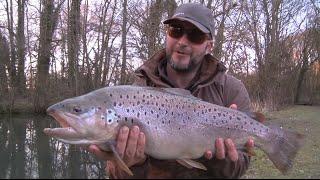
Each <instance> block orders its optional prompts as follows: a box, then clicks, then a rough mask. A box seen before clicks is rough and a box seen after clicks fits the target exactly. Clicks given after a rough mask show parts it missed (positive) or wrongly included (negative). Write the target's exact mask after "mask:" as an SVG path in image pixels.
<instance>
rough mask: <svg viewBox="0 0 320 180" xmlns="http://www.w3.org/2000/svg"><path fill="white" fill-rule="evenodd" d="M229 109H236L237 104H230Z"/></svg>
mask: <svg viewBox="0 0 320 180" xmlns="http://www.w3.org/2000/svg"><path fill="white" fill-rule="evenodd" d="M229 108H231V109H238V106H237V105H236V104H231V105H230V107H229Z"/></svg>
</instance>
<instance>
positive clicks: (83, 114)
mask: <svg viewBox="0 0 320 180" xmlns="http://www.w3.org/2000/svg"><path fill="white" fill-rule="evenodd" d="M107 102H109V101H108V100H107V99H106V98H98V97H97V96H94V95H90V94H88V95H83V96H78V97H74V98H70V99H66V100H64V101H61V102H58V103H56V104H54V105H51V106H50V107H49V108H48V109H47V114H48V115H50V116H52V117H53V118H54V119H55V120H56V121H57V122H58V123H59V124H60V126H61V128H45V129H44V133H45V134H47V135H49V136H52V137H54V138H57V139H59V140H61V141H63V142H66V143H69V144H99V143H104V142H107V141H109V140H112V139H115V137H116V133H117V131H118V117H117V115H116V113H115V111H114V110H113V107H112V106H111V105H110V104H109V103H107Z"/></svg>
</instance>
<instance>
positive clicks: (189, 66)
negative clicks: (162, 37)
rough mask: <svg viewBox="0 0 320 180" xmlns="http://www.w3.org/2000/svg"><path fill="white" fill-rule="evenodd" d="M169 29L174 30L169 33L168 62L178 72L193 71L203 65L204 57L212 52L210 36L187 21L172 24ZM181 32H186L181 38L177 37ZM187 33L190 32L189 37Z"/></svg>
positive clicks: (167, 44)
mask: <svg viewBox="0 0 320 180" xmlns="http://www.w3.org/2000/svg"><path fill="white" fill-rule="evenodd" d="M169 28H173V29H171V30H172V31H171V34H170V33H169V32H170V30H168V31H167V41H166V54H167V60H168V62H169V63H170V65H171V67H172V68H173V69H175V70H176V71H192V70H193V69H194V68H195V67H197V66H199V65H200V64H201V61H202V59H203V57H204V55H206V54H207V52H210V51H211V48H212V41H211V40H209V39H208V37H209V36H208V35H206V34H204V33H202V32H201V31H200V30H199V29H198V28H197V27H196V26H194V25H193V24H191V23H189V22H186V21H178V20H177V21H175V22H172V23H171V24H170V25H169ZM179 31H180V34H181V32H183V31H184V34H183V35H182V36H181V37H179V36H177V34H178V35H179ZM172 32H173V33H172ZM185 32H188V33H189V35H187V33H185ZM188 36H189V37H188ZM201 39H202V40H201ZM202 41H203V42H202Z"/></svg>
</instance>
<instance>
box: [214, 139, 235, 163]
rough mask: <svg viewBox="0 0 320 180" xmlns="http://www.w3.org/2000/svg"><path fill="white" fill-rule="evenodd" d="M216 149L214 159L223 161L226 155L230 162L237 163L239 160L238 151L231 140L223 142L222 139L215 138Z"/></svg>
mask: <svg viewBox="0 0 320 180" xmlns="http://www.w3.org/2000/svg"><path fill="white" fill-rule="evenodd" d="M215 148H216V155H215V156H216V158H217V159H220V160H222V159H225V158H226V155H227V156H228V157H229V158H230V160H231V161H237V160H238V158H239V155H238V151H237V149H236V146H235V145H234V143H233V141H232V140H231V139H226V140H225V141H224V140H223V139H222V138H217V139H216V142H215Z"/></svg>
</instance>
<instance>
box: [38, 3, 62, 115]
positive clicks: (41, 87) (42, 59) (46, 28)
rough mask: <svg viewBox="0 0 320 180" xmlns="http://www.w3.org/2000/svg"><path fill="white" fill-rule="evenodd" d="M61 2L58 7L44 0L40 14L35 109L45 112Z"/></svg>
mask: <svg viewBox="0 0 320 180" xmlns="http://www.w3.org/2000/svg"><path fill="white" fill-rule="evenodd" d="M63 2H64V1H62V2H61V4H59V5H58V6H57V7H56V8H55V7H54V1H52V0H44V1H42V3H43V9H42V12H41V16H40V40H39V50H38V63H37V79H36V85H35V86H36V89H35V97H34V111H35V112H38V113H40V112H45V110H46V108H47V106H48V94H47V88H48V86H49V82H48V79H49V64H50V56H51V48H52V47H51V43H52V38H53V33H54V30H55V27H56V24H57V19H58V14H59V11H60V8H61V5H62V3H63Z"/></svg>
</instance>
